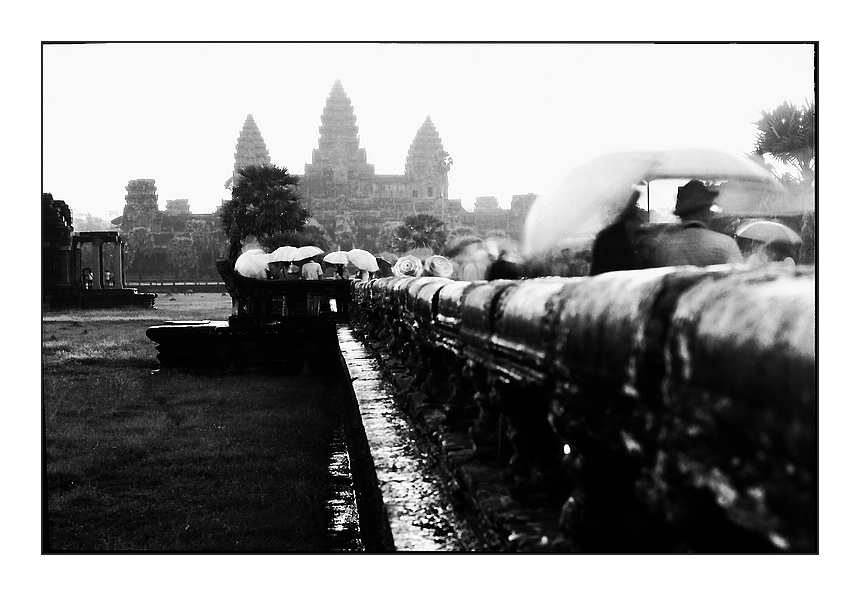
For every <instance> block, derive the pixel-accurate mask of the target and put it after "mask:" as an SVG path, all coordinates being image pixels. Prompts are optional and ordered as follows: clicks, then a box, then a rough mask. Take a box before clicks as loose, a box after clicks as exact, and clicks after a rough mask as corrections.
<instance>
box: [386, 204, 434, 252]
mask: <svg viewBox="0 0 860 596" xmlns="http://www.w3.org/2000/svg"><path fill="white" fill-rule="evenodd" d="M447 239H448V234H447V233H446V232H445V222H443V221H442V220H441V219H439V218H438V217H434V216H433V215H430V214H428V213H419V214H417V215H410V216H408V217H406V218H405V219H404V220H403V223H402V224H400V225H399V226H397V228H395V230H394V241H393V243H392V244H393V248H394V250H395V251H396V252H401V253H402V252H406V251H408V250H412V249H413V248H421V247H427V248H429V249H431V250H432V251H434V252H437V253H438V252H439V251H440V250H441V249H442V247H443V246H444V245H445V241H446V240H447Z"/></svg>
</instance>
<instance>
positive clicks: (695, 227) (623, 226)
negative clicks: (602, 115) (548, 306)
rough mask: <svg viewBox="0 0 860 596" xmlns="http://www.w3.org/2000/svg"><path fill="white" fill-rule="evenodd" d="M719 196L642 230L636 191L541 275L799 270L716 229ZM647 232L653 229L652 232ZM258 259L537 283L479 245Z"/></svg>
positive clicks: (683, 191) (707, 195)
mask: <svg viewBox="0 0 860 596" xmlns="http://www.w3.org/2000/svg"><path fill="white" fill-rule="evenodd" d="M718 197H719V189H718V188H717V187H715V186H710V185H707V184H705V183H704V182H702V181H700V180H691V181H690V182H688V183H687V184H685V185H684V186H681V187H679V188H678V192H677V197H676V202H675V208H674V211H673V213H674V215H675V216H677V218H678V222H677V223H674V224H661V225H659V226H650V227H649V226H644V224H645V223H646V219H647V214H646V212H645V211H644V210H643V209H641V208H640V207H639V206H638V200H639V198H640V194H639V191H633V193H632V194H631V196H630V197H629V200H628V201H627V203H626V208H624V209H623V210H622V211H621V213H620V214H619V215H618V216H617V217H616V218H615V219H614V221H612V222H611V223H610V224H609V225H607V226H606V227H605V228H603V229H602V230H601V231H600V232H599V233H598V234H597V235H596V237H595V238H594V241H593V243H591V245H590V247H589V248H588V249H586V250H579V251H575V250H573V249H571V248H562V249H561V252H560V255H559V257H560V258H557V259H556V260H560V261H564V263H563V265H564V266H563V270H558V271H556V270H555V269H557V267H554V268H553V270H552V271H539V272H537V275H562V276H585V275H592V276H593V275H599V274H601V273H606V272H609V271H620V270H634V269H646V268H652V267H669V266H682V265H693V266H697V267H704V266H709V265H720V264H733V263H734V264H740V263H747V264H749V265H751V266H758V265H763V264H766V263H773V262H780V263H783V264H786V265H793V264H794V262H795V256H796V252H797V245H796V244H793V243H791V242H779V241H760V240H751V239H748V238H743V239H741V238H737V239H736V238H733V237H732V236H729V235H728V234H725V233H723V232H721V231H719V230H717V229H715V226H714V218H715V215H716V214H717V213H719V212H720V208H719V206H718V205H717V199H718ZM776 225H779V224H776ZM645 228H649V229H648V230H647V233H646V230H645ZM742 249H743V250H742ZM256 252H259V253H261V254H259V255H254V257H255V258H259V259H262V260H263V265H264V273H263V274H261V275H258V277H260V278H261V279H274V280H277V279H287V280H289V279H297V280H298V279H301V280H311V281H312V280H319V279H336V280H349V279H357V280H363V281H368V280H370V279H372V278H377V277H389V276H413V277H421V276H435V277H445V278H450V279H457V280H467V281H476V280H494V279H520V278H524V277H534V276H536V274H535V272H534V271H530V270H529V267H527V266H526V265H525V264H524V262H523V260H522V259H521V258H520V257H519V256H518V255H517V253H516V249H515V248H511V247H505V246H502V245H500V244H499V243H497V242H496V241H494V240H481V239H477V238H476V239H474V241H470V242H465V243H461V245H460V246H458V247H457V248H455V249H454V250H449V251H448V252H446V253H445V254H446V255H447V256H443V255H438V254H437V255H431V256H428V257H426V258H425V259H423V260H422V259H421V258H419V257H418V256H416V255H414V254H406V255H403V256H400V257H399V258H396V257H391V256H389V258H385V257H383V256H382V255H376V256H375V261H376V262H375V263H371V265H372V266H370V265H368V264H364V265H363V267H364V268H357V267H356V265H355V264H354V263H352V261H348V262H329V261H327V260H326V259H327V258H328V257H329V256H331V255H332V254H333V253H329V255H324V254H323V253H322V251H319V254H317V255H315V256H312V257H308V258H304V259H302V260H300V261H274V262H266V261H265V259H266V257H267V256H268V255H265V254H263V251H262V250H259V251H256ZM337 252H340V251H337ZM353 252H354V251H353ZM359 252H364V251H359ZM243 256H244V255H243ZM248 256H249V258H250V257H251V255H248ZM368 256H370V255H369V254H368ZM392 260H393V261H394V262H391V261H392ZM237 271H239V269H238V266H237Z"/></svg>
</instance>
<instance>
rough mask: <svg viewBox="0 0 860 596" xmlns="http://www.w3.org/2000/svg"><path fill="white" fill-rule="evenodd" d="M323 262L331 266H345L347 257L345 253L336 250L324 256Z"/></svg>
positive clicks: (347, 260)
mask: <svg viewBox="0 0 860 596" xmlns="http://www.w3.org/2000/svg"><path fill="white" fill-rule="evenodd" d="M323 261H325V262H326V263H329V264H331V265H346V264H347V263H349V255H347V254H346V251H343V250H336V251H334V252H330V253H328V254H327V255H326V256H324V257H323Z"/></svg>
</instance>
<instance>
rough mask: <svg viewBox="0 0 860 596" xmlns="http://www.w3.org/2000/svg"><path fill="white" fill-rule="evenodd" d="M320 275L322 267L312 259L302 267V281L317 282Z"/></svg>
mask: <svg viewBox="0 0 860 596" xmlns="http://www.w3.org/2000/svg"><path fill="white" fill-rule="evenodd" d="M322 274H323V271H322V267H321V266H320V264H319V263H317V262H316V261H314V260H313V259H311V260H309V261H308V262H307V263H305V264H304V265H302V279H312V280H317V279H320V278H321V277H322Z"/></svg>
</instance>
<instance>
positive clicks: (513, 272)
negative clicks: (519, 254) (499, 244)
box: [484, 248, 523, 281]
mask: <svg viewBox="0 0 860 596" xmlns="http://www.w3.org/2000/svg"><path fill="white" fill-rule="evenodd" d="M484 277H485V278H486V279H487V280H488V281H492V280H494V279H520V278H521V277H523V272H522V267H521V266H520V264H519V263H518V262H517V261H516V260H515V258H514V257H511V256H510V255H509V254H508V251H507V250H505V249H504V248H502V249H499V254H498V256H497V257H496V259H495V260H494V261H493V262H492V263H490V266H489V267H487V271H486V273H485V274H484Z"/></svg>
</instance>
